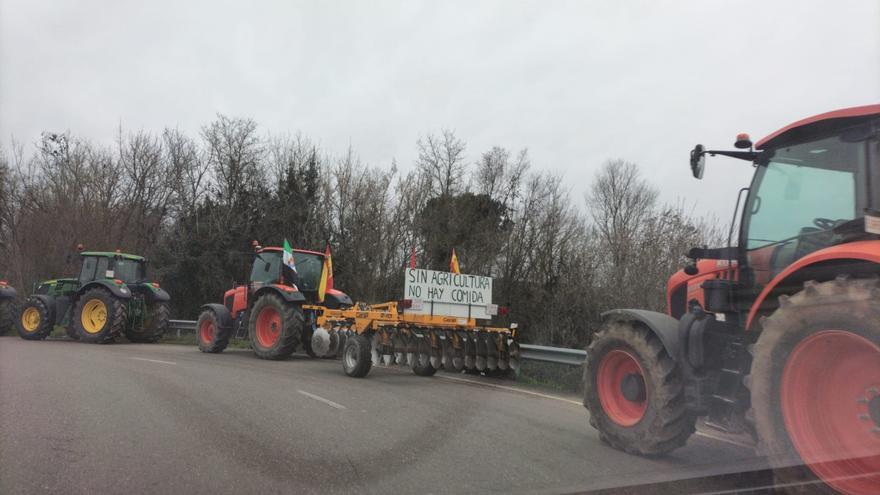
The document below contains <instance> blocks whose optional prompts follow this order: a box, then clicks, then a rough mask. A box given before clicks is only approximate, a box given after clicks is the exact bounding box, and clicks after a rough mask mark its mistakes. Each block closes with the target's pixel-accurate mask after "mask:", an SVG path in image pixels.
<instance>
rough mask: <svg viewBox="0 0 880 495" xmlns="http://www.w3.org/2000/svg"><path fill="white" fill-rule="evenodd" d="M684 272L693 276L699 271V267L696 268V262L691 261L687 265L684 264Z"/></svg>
mask: <svg viewBox="0 0 880 495" xmlns="http://www.w3.org/2000/svg"><path fill="white" fill-rule="evenodd" d="M684 273H685V274H686V275H689V276H691V277H693V276H694V275H696V274H698V273H700V269H699V268H697V264H696V262H693V261H691V262H690V263H688V264H687V265H684Z"/></svg>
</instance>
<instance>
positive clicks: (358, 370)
mask: <svg viewBox="0 0 880 495" xmlns="http://www.w3.org/2000/svg"><path fill="white" fill-rule="evenodd" d="M372 367H373V356H372V352H371V349H370V339H368V338H367V337H366V336H365V335H362V334H357V335H352V336H351V337H349V338H347V339H346V340H345V349H343V351H342V369H343V370H344V371H345V374H346V375H348V376H351V377H354V378H363V377H365V376H367V373H369V372H370V368H372Z"/></svg>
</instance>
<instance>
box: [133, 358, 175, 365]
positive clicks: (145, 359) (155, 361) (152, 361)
mask: <svg viewBox="0 0 880 495" xmlns="http://www.w3.org/2000/svg"><path fill="white" fill-rule="evenodd" d="M132 359H136V360H138V361H149V362H151V363H159V364H177V363H172V362H171V361H160V360H158V359H147V358H139V357H133V358H132Z"/></svg>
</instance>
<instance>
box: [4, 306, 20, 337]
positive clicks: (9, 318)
mask: <svg viewBox="0 0 880 495" xmlns="http://www.w3.org/2000/svg"><path fill="white" fill-rule="evenodd" d="M17 315H18V308H17V307H16V301H15V299H12V298H7V299H0V335H6V334H7V333H9V332H11V331H12V329H13V327H15V317H16V316H17Z"/></svg>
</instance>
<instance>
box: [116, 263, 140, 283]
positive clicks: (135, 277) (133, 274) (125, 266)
mask: <svg viewBox="0 0 880 495" xmlns="http://www.w3.org/2000/svg"><path fill="white" fill-rule="evenodd" d="M145 272H146V270H144V263H143V262H142V261H137V260H130V259H125V258H117V259H116V261H115V263H113V278H118V279H119V280H122V281H123V282H125V283H127V284H133V283H137V282H140V281H142V280H144V279H145V278H146V273H145Z"/></svg>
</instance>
